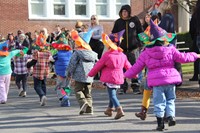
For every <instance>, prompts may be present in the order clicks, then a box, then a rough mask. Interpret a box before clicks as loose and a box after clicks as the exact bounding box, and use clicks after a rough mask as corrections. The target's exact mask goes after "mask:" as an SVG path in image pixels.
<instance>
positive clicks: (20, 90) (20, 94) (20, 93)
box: [18, 88, 23, 97]
mask: <svg viewBox="0 0 200 133" xmlns="http://www.w3.org/2000/svg"><path fill="white" fill-rule="evenodd" d="M22 93H23V89H22V88H20V89H19V94H18V95H19V96H20V97H21V96H22Z"/></svg>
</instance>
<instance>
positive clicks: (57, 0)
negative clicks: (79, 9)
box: [53, 0, 65, 15]
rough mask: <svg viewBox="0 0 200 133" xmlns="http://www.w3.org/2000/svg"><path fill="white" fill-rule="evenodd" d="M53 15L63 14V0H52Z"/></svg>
mask: <svg viewBox="0 0 200 133" xmlns="http://www.w3.org/2000/svg"><path fill="white" fill-rule="evenodd" d="M53 7H54V15H65V0H54V5H53Z"/></svg>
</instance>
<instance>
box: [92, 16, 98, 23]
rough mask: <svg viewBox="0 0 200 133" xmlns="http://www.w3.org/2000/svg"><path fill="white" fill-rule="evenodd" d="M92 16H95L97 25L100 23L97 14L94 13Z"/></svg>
mask: <svg viewBox="0 0 200 133" xmlns="http://www.w3.org/2000/svg"><path fill="white" fill-rule="evenodd" d="M91 18H95V19H96V21H95V22H96V25H99V18H98V16H97V15H92V16H91Z"/></svg>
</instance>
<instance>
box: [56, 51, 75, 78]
mask: <svg viewBox="0 0 200 133" xmlns="http://www.w3.org/2000/svg"><path fill="white" fill-rule="evenodd" d="M71 56H72V51H66V50H59V51H58V53H57V54H55V55H54V56H53V58H54V60H55V71H56V74H57V75H59V76H62V77H66V73H65V72H66V68H67V67H68V64H69V61H70V58H71Z"/></svg>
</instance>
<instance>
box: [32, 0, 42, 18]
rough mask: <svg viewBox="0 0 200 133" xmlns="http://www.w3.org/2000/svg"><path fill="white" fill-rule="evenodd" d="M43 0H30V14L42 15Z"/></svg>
mask: <svg viewBox="0 0 200 133" xmlns="http://www.w3.org/2000/svg"><path fill="white" fill-rule="evenodd" d="M43 8H44V1H43V0H31V14H32V15H35V16H44V10H43Z"/></svg>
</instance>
